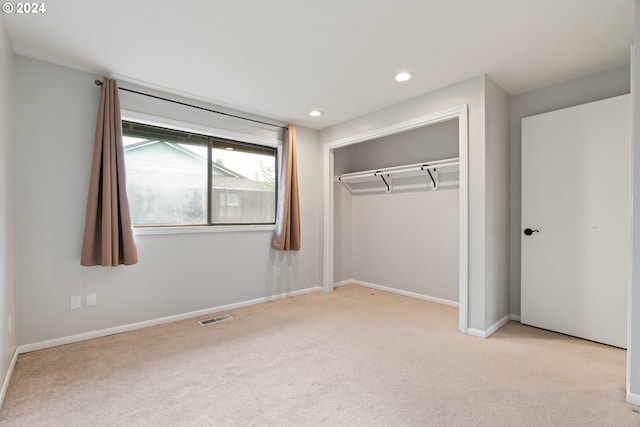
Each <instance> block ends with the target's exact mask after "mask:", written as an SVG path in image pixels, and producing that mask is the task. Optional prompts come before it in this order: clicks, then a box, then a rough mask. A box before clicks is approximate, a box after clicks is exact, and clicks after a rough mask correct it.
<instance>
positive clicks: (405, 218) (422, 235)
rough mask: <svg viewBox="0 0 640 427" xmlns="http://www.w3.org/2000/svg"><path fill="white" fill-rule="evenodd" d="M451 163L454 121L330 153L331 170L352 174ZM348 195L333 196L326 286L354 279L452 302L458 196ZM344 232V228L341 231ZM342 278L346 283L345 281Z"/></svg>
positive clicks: (424, 191) (447, 190)
mask: <svg viewBox="0 0 640 427" xmlns="http://www.w3.org/2000/svg"><path fill="white" fill-rule="evenodd" d="M457 156H458V121H457V120H449V121H447V122H443V123H439V124H435V125H431V126H425V127H422V128H418V129H414V130H411V131H406V132H402V133H399V134H395V135H390V136H387V137H383V138H378V139H375V140H371V141H366V142H361V143H359V144H354V145H351V146H348V147H344V148H340V149H337V150H335V170H336V171H337V172H338V174H339V173H347V172H358V171H363V170H371V169H377V168H383V167H391V166H400V165H404V164H412V163H419V162H425V161H429V160H439V159H446V158H451V157H457ZM419 181H420V184H424V188H421V189H416V190H411V191H406V192H393V193H391V194H387V193H377V194H367V195H363V194H360V195H353V196H352V195H351V194H350V193H349V192H348V191H347V190H345V188H344V186H343V185H342V184H338V185H336V186H335V193H334V200H335V205H334V212H335V215H334V225H335V227H336V233H335V240H334V281H336V282H338V281H343V280H347V279H355V280H360V281H365V282H369V283H373V284H376V285H381V286H387V287H391V288H395V289H398V290H404V291H409V292H414V293H418V294H421V295H427V296H431V297H436V298H444V299H447V300H450V301H458V300H459V296H458V294H459V286H458V283H459V280H458V278H459V262H458V261H459V257H458V254H459V221H458V217H459V191H458V188H457V187H453V188H452V187H442V188H440V189H439V190H437V191H431V190H429V189H428V187H427V180H426V179H420V180H419ZM347 225H348V226H347ZM346 274H349V276H346Z"/></svg>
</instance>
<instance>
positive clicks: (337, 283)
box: [333, 280, 356, 289]
mask: <svg viewBox="0 0 640 427" xmlns="http://www.w3.org/2000/svg"><path fill="white" fill-rule="evenodd" d="M355 282H356V281H355V280H343V281H342V282H335V283H334V284H333V289H335V288H338V287H340V286H344V285H348V284H350V283H355Z"/></svg>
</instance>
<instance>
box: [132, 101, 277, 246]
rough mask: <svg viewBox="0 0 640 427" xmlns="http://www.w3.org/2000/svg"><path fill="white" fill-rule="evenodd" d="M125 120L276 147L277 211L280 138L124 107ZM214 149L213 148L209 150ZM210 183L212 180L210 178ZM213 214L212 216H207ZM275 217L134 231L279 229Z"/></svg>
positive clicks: (157, 227) (177, 232) (201, 231)
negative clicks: (271, 220)
mask: <svg viewBox="0 0 640 427" xmlns="http://www.w3.org/2000/svg"><path fill="white" fill-rule="evenodd" d="M121 119H122V120H123V121H131V122H137V123H141V124H146V125H150V126H157V127H161V128H166V129H172V130H177V131H182V132H191V133H197V134H200V135H204V136H207V137H212V138H216V139H224V140H229V141H230V142H237V143H240V144H242V143H244V144H250V145H257V146H263V147H268V148H273V149H274V150H275V157H276V158H275V163H276V165H275V166H276V170H275V196H276V200H275V208H276V211H277V206H278V187H279V180H280V175H279V172H280V168H281V161H282V156H281V152H282V141H281V140H278V139H272V138H267V137H261V136H256V135H249V134H245V133H242V132H237V131H232V130H228V129H220V128H214V127H210V126H204V125H200V124H195V123H188V122H184V121H180V120H175V119H170V118H166V117H159V116H155V115H151V114H145V113H140V112H137V111H130V110H124V109H123V110H122V111H121ZM208 151H211V150H210V147H209V149H208ZM209 183H210V181H209ZM207 194H208V196H207V204H208V206H207V209H208V210H209V209H210V208H211V206H210V205H211V200H210V197H211V188H210V184H209V185H208V188H207ZM207 216H209V215H207ZM275 227H276V224H275V217H274V223H266V224H197V225H188V224H184V225H142V226H133V230H134V233H135V235H136V236H138V235H156V234H194V233H195V234H199V233H220V232H223V233H229V232H256V231H273V230H275Z"/></svg>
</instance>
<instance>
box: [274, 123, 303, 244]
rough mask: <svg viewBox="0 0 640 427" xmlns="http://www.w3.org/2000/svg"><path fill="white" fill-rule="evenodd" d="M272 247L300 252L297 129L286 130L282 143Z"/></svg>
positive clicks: (292, 127)
mask: <svg viewBox="0 0 640 427" xmlns="http://www.w3.org/2000/svg"><path fill="white" fill-rule="evenodd" d="M271 245H272V246H273V247H274V248H276V249H278V250H281V251H299V250H300V198H299V196H298V166H297V160H296V127H295V126H294V125H289V128H288V129H285V132H284V138H283V142H282V169H281V171H280V182H279V187H278V209H277V212H276V229H275V231H274V233H273V239H272V241H271Z"/></svg>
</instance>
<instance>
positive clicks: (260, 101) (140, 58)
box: [3, 0, 633, 129]
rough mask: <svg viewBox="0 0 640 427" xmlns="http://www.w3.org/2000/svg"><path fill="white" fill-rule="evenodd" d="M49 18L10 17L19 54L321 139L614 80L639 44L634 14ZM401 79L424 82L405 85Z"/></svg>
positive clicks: (503, 10)
mask: <svg viewBox="0 0 640 427" xmlns="http://www.w3.org/2000/svg"><path fill="white" fill-rule="evenodd" d="M45 6H46V12H45V13H44V14H40V15H19V14H16V13H12V14H6V13H5V14H3V16H4V19H5V22H6V25H7V29H8V32H9V36H10V38H11V43H12V46H13V48H14V51H15V52H16V53H18V54H22V55H26V56H30V57H34V58H39V59H44V60H48V61H51V62H55V63H58V64H63V65H67V66H71V67H74V68H79V69H82V70H88V71H93V72H97V73H99V74H108V75H111V76H114V77H116V78H119V79H121V80H125V81H127V80H128V81H134V82H139V83H141V84H145V85H148V86H150V87H156V88H165V89H166V90H168V91H169V92H173V93H182V94H188V95H190V96H194V97H197V98H199V99H207V100H210V101H212V102H214V103H216V104H220V105H225V106H231V107H235V108H238V109H241V110H244V111H248V112H255V113H261V114H262V115H266V116H268V117H272V118H274V119H279V120H284V121H287V122H292V123H296V124H298V125H302V126H307V127H310V128H314V129H322V128H324V127H327V126H330V125H332V124H336V123H339V122H342V121H345V120H348V119H350V118H353V117H357V116H360V115H363V114H366V113H369V112H371V111H375V110H378V109H381V108H384V107H386V106H389V105H392V104H396V103H399V102H402V101H404V100H407V99H409V98H412V97H414V96H417V95H420V94H423V93H427V92H430V91H433V90H435V89H438V88H441V87H444V86H447V85H450V84H453V83H456V82H459V81H462V80H465V79H468V78H471V77H475V76H477V75H480V74H483V73H486V74H488V75H489V76H490V77H491V78H493V79H494V80H495V81H496V82H497V83H498V84H499V85H500V86H502V87H503V88H504V89H505V90H506V91H507V92H508V93H510V94H512V95H513V94H517V93H521V92H525V91H528V90H532V89H536V88H539V87H543V86H547V85H549V84H553V83H558V82H561V81H564V80H568V79H572V78H576V77H580V76H584V75H588V74H591V73H594V72H597V71H601V70H606V69H609V68H613V67H615V66H618V65H622V64H626V63H628V62H629V47H630V45H631V42H632V35H633V0H484V1H483V0H393V1H392V0H321V1H305V0H174V1H168V0H90V1H87V0H56V1H48V2H45ZM400 70H410V71H412V72H413V73H415V77H414V79H412V80H411V81H409V82H405V83H397V82H395V81H394V80H393V77H394V75H395V74H396V73H397V72H398V71H400ZM87 84H91V82H87ZM314 108H317V109H320V110H322V111H324V113H325V114H324V115H323V116H321V117H319V118H311V117H309V116H308V112H309V111H310V110H311V109H314Z"/></svg>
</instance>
